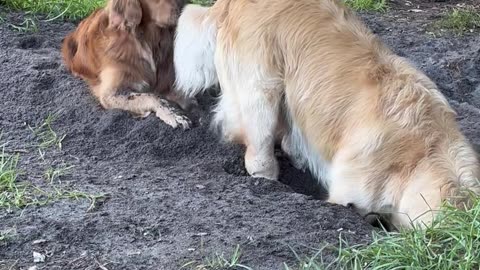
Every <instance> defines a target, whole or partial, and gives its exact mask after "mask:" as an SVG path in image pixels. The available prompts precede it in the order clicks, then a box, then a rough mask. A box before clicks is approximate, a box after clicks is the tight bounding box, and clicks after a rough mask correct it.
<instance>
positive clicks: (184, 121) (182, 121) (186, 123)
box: [174, 115, 192, 129]
mask: <svg viewBox="0 0 480 270" xmlns="http://www.w3.org/2000/svg"><path fill="white" fill-rule="evenodd" d="M174 117H175V122H176V123H177V124H178V125H179V126H181V127H182V128H183V129H189V128H190V126H191V125H192V121H191V120H190V119H189V118H188V117H187V116H185V115H175V116H174Z"/></svg>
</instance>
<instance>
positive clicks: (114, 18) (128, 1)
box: [108, 0, 142, 30]
mask: <svg viewBox="0 0 480 270" xmlns="http://www.w3.org/2000/svg"><path fill="white" fill-rule="evenodd" d="M108 18H109V26H110V27H114V28H118V29H121V30H127V29H132V28H135V27H136V26H137V25H139V24H140V22H141V20H142V7H141V5H140V2H139V1H138V0H111V1H110V3H109V6H108Z"/></svg>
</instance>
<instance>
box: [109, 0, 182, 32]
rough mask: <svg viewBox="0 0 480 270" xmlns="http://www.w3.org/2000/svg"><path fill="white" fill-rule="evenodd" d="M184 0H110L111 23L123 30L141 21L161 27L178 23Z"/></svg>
mask: <svg viewBox="0 0 480 270" xmlns="http://www.w3.org/2000/svg"><path fill="white" fill-rule="evenodd" d="M184 2H185V1H184V0H110V1H109V4H108V6H107V11H108V14H109V25H110V26H111V27H114V28H118V29H121V30H129V29H134V28H135V27H137V26H138V25H140V23H142V22H143V23H154V24H156V25H158V26H160V27H167V26H173V25H176V23H177V20H178V17H179V16H180V12H181V11H182V8H183V6H184V5H185V3H184Z"/></svg>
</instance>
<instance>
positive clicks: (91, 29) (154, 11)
mask: <svg viewBox="0 0 480 270" xmlns="http://www.w3.org/2000/svg"><path fill="white" fill-rule="evenodd" d="M181 8H183V0H110V1H109V2H108V4H107V7H105V8H103V9H99V10H97V11H95V12H94V13H93V14H91V15H90V16H89V17H88V18H86V19H85V20H83V21H82V22H81V23H80V24H79V26H78V27H77V29H76V30H75V31H74V32H72V33H70V34H69V35H68V36H67V37H66V38H65V39H64V41H63V45H62V55H63V59H64V61H65V64H66V66H67V68H68V69H69V71H70V72H72V73H73V74H74V75H76V76H78V77H80V78H82V79H84V80H85V81H86V82H87V83H88V84H89V86H90V88H91V90H92V93H93V95H94V96H95V97H97V98H98V100H99V101H100V103H101V105H102V106H103V107H104V108H106V109H123V110H127V111H130V112H132V113H134V114H136V115H139V116H143V117H145V116H147V115H148V114H150V112H155V113H156V116H157V117H159V118H160V119H162V120H163V121H165V122H166V123H167V124H169V125H171V126H173V127H177V126H178V125H180V126H182V127H184V128H187V127H188V126H189V124H190V122H189V120H188V119H187V118H186V117H185V116H183V115H180V114H178V113H177V112H176V111H175V109H174V107H172V106H171V105H169V103H168V102H167V101H165V100H163V99H161V98H160V97H158V96H159V95H162V96H164V97H165V98H167V99H169V100H171V101H174V102H177V103H179V105H180V106H181V107H182V108H184V109H186V108H187V107H188V105H190V103H189V101H187V100H186V99H184V98H181V96H179V95H176V94H175V92H174V91H172V90H173V89H172V88H173V84H174V81H175V72H174V67H173V39H174V33H175V25H176V23H177V19H178V15H179V13H180V10H181ZM122 88H134V89H135V90H137V91H138V92H135V93H133V92H132V93H131V94H130V95H129V96H125V95H119V94H118V92H119V91H120V90H121V89H122ZM145 91H148V92H150V93H140V92H145Z"/></svg>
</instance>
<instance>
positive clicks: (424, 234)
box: [286, 197, 480, 270]
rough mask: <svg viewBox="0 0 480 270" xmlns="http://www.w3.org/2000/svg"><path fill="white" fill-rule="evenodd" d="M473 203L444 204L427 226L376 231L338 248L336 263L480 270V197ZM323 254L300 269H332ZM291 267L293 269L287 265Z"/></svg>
mask: <svg viewBox="0 0 480 270" xmlns="http://www.w3.org/2000/svg"><path fill="white" fill-rule="evenodd" d="M472 200H473V206H472V207H471V208H469V209H467V210H459V209H457V208H455V207H453V206H452V205H449V204H447V205H445V207H444V208H443V210H442V211H441V212H440V215H439V216H438V218H437V219H436V221H435V222H434V223H433V224H432V226H430V227H429V228H426V229H417V228H416V229H411V230H402V231H400V232H391V233H386V232H383V233H375V234H374V239H373V242H372V243H371V244H369V245H367V246H348V245H347V244H346V243H345V242H342V245H341V246H340V247H339V248H336V249H335V250H336V251H337V252H338V258H337V261H336V263H337V264H339V265H341V266H342V268H343V269H358V270H360V269H372V270H380V269H432V270H449V269H464V270H467V269H472V270H473V269H480V252H478V251H479V250H480V197H474V198H473V199H472ZM321 256H322V255H321V253H318V254H316V255H315V256H314V257H313V258H311V259H305V258H302V259H301V260H300V262H301V263H300V267H299V268H298V269H299V270H320V269H330V268H331V267H330V266H325V265H324V264H323V263H322V259H321ZM286 269H290V268H286Z"/></svg>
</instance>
